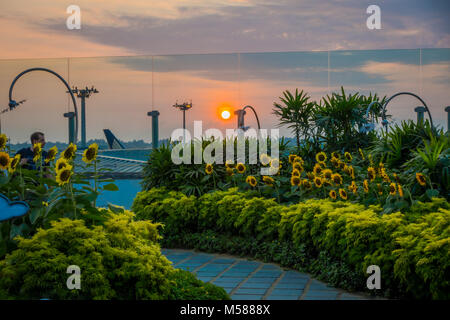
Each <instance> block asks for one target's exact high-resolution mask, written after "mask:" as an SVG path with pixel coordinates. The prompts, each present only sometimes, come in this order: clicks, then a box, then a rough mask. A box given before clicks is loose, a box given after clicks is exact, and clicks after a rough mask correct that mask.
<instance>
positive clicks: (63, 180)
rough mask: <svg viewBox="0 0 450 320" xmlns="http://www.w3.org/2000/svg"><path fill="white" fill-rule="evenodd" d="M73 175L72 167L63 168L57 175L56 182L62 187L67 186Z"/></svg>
mask: <svg viewBox="0 0 450 320" xmlns="http://www.w3.org/2000/svg"><path fill="white" fill-rule="evenodd" d="M72 174H73V171H72V166H70V165H68V166H67V167H65V168H63V169H62V170H60V171H58V172H57V173H56V182H58V184H59V185H60V186H62V185H65V184H67V183H69V181H70V177H72Z"/></svg>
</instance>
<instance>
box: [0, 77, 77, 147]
mask: <svg viewBox="0 0 450 320" xmlns="http://www.w3.org/2000/svg"><path fill="white" fill-rule="evenodd" d="M32 71H45V72H48V73H51V74H53V75H55V76H56V77H58V79H59V80H61V81H62V82H63V83H64V85H65V86H66V87H67V90H68V92H69V93H70V96H71V97H72V103H73V107H74V110H75V118H76V120H75V139H74V140H75V141H74V143H76V142H77V138H78V110H77V102H76V101H75V97H74V95H73V93H72V90H71V89H70V87H69V85H68V84H67V82H66V80H64V78H63V77H61V76H60V75H59V74H57V73H56V72H55V71H53V70H50V69H46V68H31V69H27V70H25V71H22V72H21V73H19V74H18V75H17V76H16V77H15V78H14V80H13V82H12V83H11V86H10V87H9V110H13V109H14V108H16V107H17V106H18V105H19V103H17V102H16V101H15V100H13V99H12V92H13V88H14V85H15V84H16V82H17V80H19V78H20V77H22V76H23V75H24V74H26V73H29V72H32Z"/></svg>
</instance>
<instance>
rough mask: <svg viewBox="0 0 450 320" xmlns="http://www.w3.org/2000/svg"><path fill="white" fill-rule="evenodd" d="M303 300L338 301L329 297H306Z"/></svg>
mask: <svg viewBox="0 0 450 320" xmlns="http://www.w3.org/2000/svg"><path fill="white" fill-rule="evenodd" d="M303 300H336V298H333V297H327V296H307V297H304V298H303Z"/></svg>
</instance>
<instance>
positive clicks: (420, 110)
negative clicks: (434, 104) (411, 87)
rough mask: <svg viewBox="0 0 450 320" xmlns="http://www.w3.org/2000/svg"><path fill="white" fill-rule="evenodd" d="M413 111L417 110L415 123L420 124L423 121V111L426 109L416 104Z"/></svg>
mask: <svg viewBox="0 0 450 320" xmlns="http://www.w3.org/2000/svg"><path fill="white" fill-rule="evenodd" d="M414 111H415V112H417V124H419V123H420V124H422V123H423V114H424V113H425V111H427V109H425V108H424V107H422V106H418V107H415V108H414Z"/></svg>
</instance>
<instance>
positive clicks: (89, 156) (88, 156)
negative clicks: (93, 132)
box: [83, 143, 98, 163]
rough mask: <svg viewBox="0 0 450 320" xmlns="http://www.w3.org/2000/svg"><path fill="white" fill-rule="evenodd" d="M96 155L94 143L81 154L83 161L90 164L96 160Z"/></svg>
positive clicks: (96, 150)
mask: <svg viewBox="0 0 450 320" xmlns="http://www.w3.org/2000/svg"><path fill="white" fill-rule="evenodd" d="M97 155H98V145H97V144H96V143H93V144H91V145H90V146H89V148H87V149H86V150H84V152H83V161H84V162H86V163H91V162H92V161H95V159H97Z"/></svg>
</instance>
